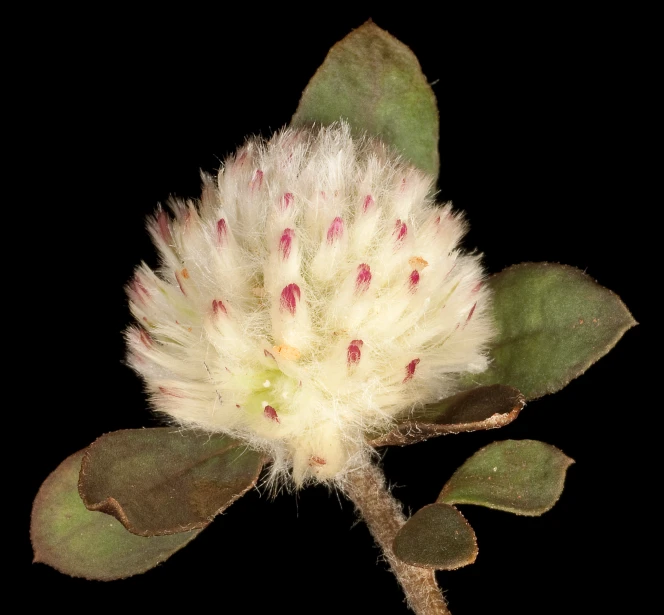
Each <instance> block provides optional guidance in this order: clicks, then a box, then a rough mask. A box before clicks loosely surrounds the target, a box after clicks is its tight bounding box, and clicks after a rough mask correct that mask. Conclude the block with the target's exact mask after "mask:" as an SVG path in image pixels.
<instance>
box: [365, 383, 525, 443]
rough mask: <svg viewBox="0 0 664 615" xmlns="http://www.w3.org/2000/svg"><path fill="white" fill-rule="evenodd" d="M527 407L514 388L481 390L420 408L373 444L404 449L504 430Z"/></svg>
mask: <svg viewBox="0 0 664 615" xmlns="http://www.w3.org/2000/svg"><path fill="white" fill-rule="evenodd" d="M524 404H525V400H524V398H523V395H521V393H519V391H518V390H517V389H515V388H513V387H508V386H503V385H500V384H494V385H489V386H483V387H478V388H476V389H471V390H469V391H463V392H461V393H458V394H456V395H453V396H452V397H448V398H447V399H445V400H443V401H440V402H438V403H435V404H430V405H428V406H424V407H423V408H419V409H418V410H416V411H414V412H413V414H412V415H411V416H409V417H408V420H405V421H402V422H401V423H398V424H396V425H395V426H394V427H393V428H392V429H391V431H390V432H388V433H385V434H380V435H376V436H372V437H371V439H370V440H369V444H371V445H372V446H391V445H400V446H404V445H406V444H413V443H415V442H421V441H422V440H427V439H429V438H433V437H435V436H439V435H442V434H448V433H461V432H463V431H478V430H481V429H495V428H497V427H503V426H504V425H507V424H508V423H511V422H512V421H513V420H514V419H515V418H516V417H517V416H518V415H519V412H521V409H522V408H523V406H524Z"/></svg>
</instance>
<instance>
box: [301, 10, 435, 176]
mask: <svg viewBox="0 0 664 615" xmlns="http://www.w3.org/2000/svg"><path fill="white" fill-rule="evenodd" d="M342 118H343V119H345V120H347V121H348V123H349V124H350V126H351V128H352V129H353V134H354V135H356V136H359V135H362V134H363V133H365V132H367V133H368V134H369V135H373V136H377V137H380V138H381V139H382V140H383V141H384V142H385V143H387V144H388V145H390V146H392V147H393V148H394V149H395V150H396V151H397V152H399V153H400V154H402V155H403V156H404V157H405V158H406V159H407V160H409V161H410V162H411V163H412V164H414V165H415V166H416V167H418V168H420V169H421V170H422V171H424V172H426V173H428V174H430V175H433V176H437V175H438V166H439V156H438V133H439V126H438V107H437V105H436V96H435V94H434V93H433V90H432V89H431V87H430V86H429V84H428V83H427V80H426V77H425V76H424V75H423V74H422V69H421V67H420V64H419V62H418V61H417V58H416V57H415V54H414V53H413V52H412V51H411V50H410V49H409V48H408V47H406V45H404V44H403V43H401V42H400V41H398V40H397V39H396V38H394V37H393V36H392V35H391V34H388V33H387V32H386V31H385V30H382V29H381V28H379V27H378V26H377V25H376V24H374V23H373V22H371V21H368V22H366V23H365V24H364V25H362V26H360V27H359V28H357V30H353V32H351V33H350V34H349V35H348V36H346V38H344V39H343V40H341V41H339V42H338V43H337V44H336V45H334V47H332V49H330V51H329V53H328V55H327V57H326V58H325V61H324V62H323V64H322V65H321V67H320V68H319V69H318V71H317V72H316V74H315V75H314V76H313V77H312V78H311V81H310V82H309V84H308V85H307V87H306V89H305V90H304V92H303V93H302V98H301V99H300V104H299V105H298V108H297V111H296V112H295V115H294V116H293V119H292V121H291V124H292V125H293V126H302V125H308V124H313V123H317V124H323V125H328V124H331V123H333V122H336V121H338V120H340V119H342Z"/></svg>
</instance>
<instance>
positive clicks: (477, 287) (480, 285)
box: [470, 282, 482, 294]
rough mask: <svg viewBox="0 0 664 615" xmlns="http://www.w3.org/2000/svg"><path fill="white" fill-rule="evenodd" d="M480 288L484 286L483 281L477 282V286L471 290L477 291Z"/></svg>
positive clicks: (472, 291)
mask: <svg viewBox="0 0 664 615" xmlns="http://www.w3.org/2000/svg"><path fill="white" fill-rule="evenodd" d="M480 288H482V282H478V283H477V284H475V286H473V290H471V291H470V292H471V294H473V293H476V292H477V291H478V290H479V289H480Z"/></svg>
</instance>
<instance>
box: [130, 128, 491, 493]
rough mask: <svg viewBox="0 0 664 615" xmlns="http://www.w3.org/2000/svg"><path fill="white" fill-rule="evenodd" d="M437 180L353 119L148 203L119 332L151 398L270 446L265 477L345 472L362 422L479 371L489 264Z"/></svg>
mask: <svg viewBox="0 0 664 615" xmlns="http://www.w3.org/2000/svg"><path fill="white" fill-rule="evenodd" d="M433 181H434V180H433V178H431V177H429V176H427V175H425V174H423V173H422V172H421V171H419V170H417V169H415V168H414V167H413V166H411V165H409V164H407V163H406V162H405V161H404V160H403V159H401V158H399V157H398V156H396V155H395V154H394V153H393V152H392V151H391V150H389V149H388V148H387V147H386V146H385V145H384V144H382V142H380V141H378V140H375V139H371V138H361V139H354V138H352V137H351V133H350V128H349V127H348V125H346V124H343V123H342V124H335V125H332V126H330V127H325V128H321V127H315V128H313V129H284V130H282V131H280V132H279V133H277V134H275V135H274V136H273V137H272V138H270V139H269V140H262V139H259V138H252V139H249V140H248V141H247V142H246V143H245V145H244V146H243V147H242V148H240V149H239V151H238V152H237V153H236V154H235V155H234V156H231V157H230V158H229V159H227V160H226V161H225V163H224V164H223V167H222V168H221V170H220V172H219V174H218V177H217V178H216V180H213V179H212V178H211V177H208V176H204V178H203V191H202V196H201V199H200V201H198V202H191V201H186V202H185V201H181V200H173V201H172V202H170V204H169V205H170V209H171V211H172V214H171V215H170V216H169V214H167V213H166V212H165V211H163V210H161V209H160V210H158V212H157V214H156V216H155V217H154V218H151V220H150V221H149V230H150V233H151V235H152V238H153V240H154V243H155V245H156V247H157V249H158V250H159V254H160V256H161V264H160V268H159V269H158V270H157V271H152V270H151V269H150V268H149V267H148V266H146V265H145V264H141V265H140V266H139V267H138V269H137V270H136V274H135V277H134V278H133V280H132V281H131V283H130V284H129V285H128V288H127V290H128V294H129V298H130V304H131V310H132V313H133V315H134V317H135V318H136V325H135V326H132V327H131V328H130V329H129V330H128V331H127V333H126V337H127V340H128V344H129V362H130V364H131V366H132V367H133V368H134V369H135V370H136V371H137V372H138V373H139V374H140V375H141V376H142V377H143V379H144V380H145V385H146V388H147V391H148V393H149V396H150V400H151V403H152V405H153V407H154V409H155V410H157V411H158V412H160V413H163V414H165V415H167V416H168V417H169V418H170V420H171V421H172V422H173V423H175V424H177V425H179V426H182V427H186V428H198V429H202V430H206V431H208V432H222V433H226V434H229V435H231V436H233V437H235V438H240V439H243V440H244V441H246V442H247V444H248V445H249V446H250V447H252V448H254V449H258V450H261V451H264V452H265V453H266V454H267V455H269V457H270V458H271V459H272V460H273V462H272V466H271V473H270V477H271V480H272V481H273V482H274V484H280V485H295V486H301V485H303V484H305V483H307V482H311V481H321V482H328V483H331V482H335V483H337V484H343V479H344V476H345V475H346V473H347V472H349V471H352V470H353V469H355V468H357V467H359V466H360V465H362V464H364V463H366V459H367V456H368V455H370V454H371V450H372V449H370V447H369V446H368V445H367V444H366V434H367V433H370V432H376V431H379V430H384V429H388V428H389V426H390V424H391V423H393V422H394V421H395V419H396V418H402V417H404V416H406V415H407V414H408V413H409V412H410V411H411V410H412V409H414V408H416V407H417V406H420V405H423V404H428V403H431V402H435V401H437V400H440V399H442V398H445V397H447V396H449V395H450V394H452V393H454V392H455V391H456V389H457V388H458V384H457V382H458V380H459V375H460V374H462V373H468V372H470V373H478V372H481V371H483V370H484V369H485V368H486V366H487V356H486V349H487V344H488V342H489V341H490V338H491V335H492V330H493V329H492V322H491V319H490V316H489V307H490V306H489V302H490V296H489V294H488V291H487V289H486V286H483V285H482V281H483V278H484V273H483V270H482V268H481V263H480V258H479V256H478V255H474V254H464V253H463V252H462V251H461V250H460V248H459V241H460V240H461V238H462V236H463V235H464V233H465V230H466V226H465V223H464V221H463V218H462V216H461V215H460V214H458V213H455V212H453V211H452V209H451V206H450V205H449V204H445V205H440V204H437V203H435V202H434V200H433V199H432V197H431V196H430V195H431V194H432V188H433Z"/></svg>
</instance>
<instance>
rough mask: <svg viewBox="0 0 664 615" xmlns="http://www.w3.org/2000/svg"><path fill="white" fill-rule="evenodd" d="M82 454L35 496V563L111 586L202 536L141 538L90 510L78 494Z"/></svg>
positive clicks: (194, 532)
mask: <svg viewBox="0 0 664 615" xmlns="http://www.w3.org/2000/svg"><path fill="white" fill-rule="evenodd" d="M84 452H85V451H79V452H78V453H75V454H73V455H71V456H70V457H68V458H67V459H65V460H64V461H63V462H62V463H61V464H60V465H59V466H58V467H57V468H56V469H55V470H54V471H53V472H52V473H51V474H50V476H49V477H48V478H47V479H46V480H45V481H44V483H43V484H42V486H41V488H40V489H39V492H38V493H37V497H36V498H35V502H34V504H33V507H32V519H31V523H30V540H31V541H32V548H33V550H34V561H35V562H40V563H43V564H48V565H49V566H52V567H53V568H55V569H56V570H59V571H60V572H62V573H64V574H68V575H71V576H73V577H84V578H86V579H93V580H98V581H112V580H115V579H124V578H126V577H130V576H132V575H135V574H140V573H142V572H145V571H147V570H150V569H151V568H154V567H155V566H156V565H157V564H159V563H161V562H163V561H164V560H166V559H167V558H169V557H170V556H171V555H173V553H175V552H176V551H178V550H179V549H181V548H182V547H184V546H185V545H186V544H187V543H188V542H190V541H191V540H193V539H194V538H195V537H196V536H198V534H199V533H200V531H201V530H192V531H189V532H181V533H179V534H173V535H171V536H153V537H149V538H143V537H141V536H135V535H134V534H131V533H129V532H128V531H127V530H126V529H125V528H124V527H123V526H122V525H121V524H120V523H119V522H118V521H116V520H115V519H113V517H109V516H108V515H105V514H103V513H101V512H93V511H90V510H88V509H87V508H86V507H85V506H84V505H83V502H82V501H81V498H80V496H79V494H78V477H79V470H80V468H81V460H82V459H83V454H84Z"/></svg>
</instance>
